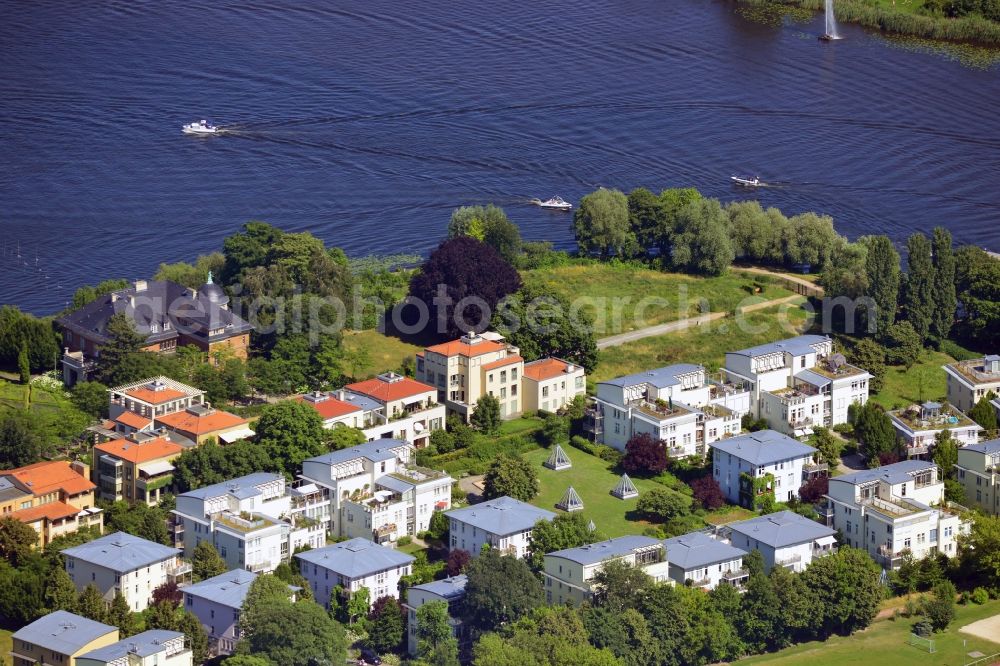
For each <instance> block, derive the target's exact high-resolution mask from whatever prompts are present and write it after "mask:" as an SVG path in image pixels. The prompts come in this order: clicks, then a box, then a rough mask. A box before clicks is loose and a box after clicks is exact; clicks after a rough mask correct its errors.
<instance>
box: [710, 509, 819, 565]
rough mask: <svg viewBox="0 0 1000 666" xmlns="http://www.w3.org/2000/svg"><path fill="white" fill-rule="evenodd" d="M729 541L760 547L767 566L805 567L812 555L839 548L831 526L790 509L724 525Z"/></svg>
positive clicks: (745, 547) (742, 547) (743, 547)
mask: <svg viewBox="0 0 1000 666" xmlns="http://www.w3.org/2000/svg"><path fill="white" fill-rule="evenodd" d="M722 530H723V533H724V535H725V537H726V538H727V539H728V542H729V544H730V545H732V546H735V547H736V548H739V549H740V550H744V551H746V552H748V553H749V552H750V551H752V550H759V551H760V554H761V555H762V556H763V558H764V570H765V571H768V572H769V571H770V570H771V569H773V568H774V567H776V566H778V567H785V568H786V569H789V570H790V571H794V572H799V571H803V570H805V569H806V567H808V566H809V565H810V564H812V561H813V559H815V558H817V557H823V556H824V555H829V554H830V553H832V552H833V551H834V550H835V549H836V542H837V539H836V537H835V536H834V534H835V533H836V532H835V530H833V529H832V528H830V527H826V526H824V525H820V524H819V523H817V522H816V521H813V520H809V519H808V518H806V517H804V516H800V515H799V514H797V513H793V512H791V511H779V512H778V513H772V514H768V515H766V516H760V517H758V518H751V519H750V520H743V521H740V522H736V523H730V524H729V525H726V526H725V527H723V528H722Z"/></svg>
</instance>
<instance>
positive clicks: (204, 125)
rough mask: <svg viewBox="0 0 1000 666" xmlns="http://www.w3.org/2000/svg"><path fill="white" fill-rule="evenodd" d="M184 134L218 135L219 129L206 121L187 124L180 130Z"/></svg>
mask: <svg viewBox="0 0 1000 666" xmlns="http://www.w3.org/2000/svg"><path fill="white" fill-rule="evenodd" d="M181 129H182V130H183V131H184V133H185V134H218V133H219V128H218V127H216V126H215V125H212V124H211V123H209V122H208V121H207V120H199V121H198V122H196V123H188V124H187V125H184V127H182V128H181Z"/></svg>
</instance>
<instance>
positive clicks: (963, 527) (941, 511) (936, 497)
mask: <svg viewBox="0 0 1000 666" xmlns="http://www.w3.org/2000/svg"><path fill="white" fill-rule="evenodd" d="M826 498H827V502H828V514H827V516H828V518H827V519H828V524H829V525H830V526H831V527H833V528H834V529H837V530H839V531H840V532H841V534H843V535H844V539H845V540H846V543H847V544H848V545H851V546H853V547H855V548H863V549H865V550H867V551H868V553H869V554H870V555H871V556H872V557H873V558H874V559H875V560H876V561H877V562H878V563H879V564H880V565H882V566H883V567H885V568H887V569H889V568H892V569H895V568H898V567H899V565H900V563H901V562H902V557H903V555H904V554H905V552H909V553H910V554H911V555H913V557H915V558H916V559H922V558H924V557H927V556H928V555H935V554H937V553H942V554H944V555H947V556H948V557H952V556H954V555H955V554H956V553H957V550H958V548H957V544H956V537H957V536H958V535H959V534H961V533H964V532H967V531H968V525H967V524H964V523H962V521H961V519H960V518H959V516H958V513H957V512H956V511H953V510H951V509H949V508H948V507H947V502H945V499H944V482H943V481H942V480H941V479H939V478H938V469H937V466H936V465H935V464H934V463H933V462H924V461H920V460H908V461H904V462H899V463H895V464H893V465H885V466H884V467H878V468H875V469H870V470H865V471H862V472H857V473H854V474H848V475H844V476H839V477H833V478H831V479H830V490H829V493H828V494H827V496H826Z"/></svg>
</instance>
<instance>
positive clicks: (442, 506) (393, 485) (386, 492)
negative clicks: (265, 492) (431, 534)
mask: <svg viewBox="0 0 1000 666" xmlns="http://www.w3.org/2000/svg"><path fill="white" fill-rule="evenodd" d="M413 453H414V447H413V445H411V444H409V443H408V442H405V441H401V440H394V439H377V440H375V441H373V442H368V443H366V444H361V445H359V446H355V447H351V448H349V449H342V450H340V451H334V452H332V453H328V454H326V455H322V456H317V457H315V458H309V459H308V460H306V461H304V462H303V463H302V478H303V479H304V480H306V481H308V482H310V483H312V484H315V485H316V486H318V487H319V488H322V489H323V491H324V494H325V495H326V496H327V497H329V501H330V512H329V515H328V529H329V531H330V533H331V534H333V535H334V536H341V537H351V538H353V537H364V538H366V539H370V540H372V541H376V542H378V543H389V542H394V541H395V540H396V539H398V538H399V537H400V536H404V535H415V534H417V533H419V532H422V531H424V530H426V529H427V528H428V527H430V520H431V516H432V515H433V513H434V511H447V510H448V509H450V508H451V486H452V484H453V483H454V480H453V479H452V478H451V477H450V476H448V475H447V474H445V473H443V472H437V471H434V470H429V469H425V468H421V467H417V466H416V465H413V464H411V463H410V460H411V457H412V456H413Z"/></svg>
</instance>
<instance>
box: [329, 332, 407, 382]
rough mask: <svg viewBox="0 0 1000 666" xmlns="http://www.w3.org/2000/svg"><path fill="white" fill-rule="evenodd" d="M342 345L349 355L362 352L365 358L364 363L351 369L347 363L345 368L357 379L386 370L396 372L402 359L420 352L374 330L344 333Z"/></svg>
mask: <svg viewBox="0 0 1000 666" xmlns="http://www.w3.org/2000/svg"><path fill="white" fill-rule="evenodd" d="M343 344H344V349H345V350H346V351H347V352H348V354H349V355H350V354H356V353H358V352H362V353H363V356H364V357H365V362H364V363H362V364H359V365H358V366H357V367H355V368H352V367H350V362H348V367H347V368H346V371H347V372H350V373H351V374H353V375H354V376H355V377H357V378H358V379H363V378H365V377H372V376H374V375H377V374H380V373H383V372H386V371H387V370H396V369H398V368H399V366H400V365H401V364H402V363H403V359H405V358H407V357H412V356H413V355H414V354H416V353H417V352H418V351H420V347H417V346H416V345H411V344H409V343H408V342H403V341H402V340H400V339H399V338H393V337H389V336H388V335H383V334H381V333H379V332H378V331H376V330H375V329H369V330H367V331H344V343H343Z"/></svg>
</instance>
